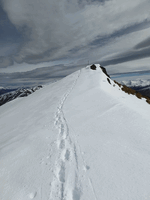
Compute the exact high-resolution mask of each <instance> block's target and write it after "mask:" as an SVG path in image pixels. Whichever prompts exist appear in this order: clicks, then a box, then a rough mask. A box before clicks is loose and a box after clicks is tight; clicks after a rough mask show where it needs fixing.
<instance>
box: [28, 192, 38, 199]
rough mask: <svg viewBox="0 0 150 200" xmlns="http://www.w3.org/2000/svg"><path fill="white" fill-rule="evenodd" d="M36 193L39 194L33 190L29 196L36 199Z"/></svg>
mask: <svg viewBox="0 0 150 200" xmlns="http://www.w3.org/2000/svg"><path fill="white" fill-rule="evenodd" d="M36 195H37V192H32V193H30V194H29V198H30V199H34V198H35V197H36Z"/></svg>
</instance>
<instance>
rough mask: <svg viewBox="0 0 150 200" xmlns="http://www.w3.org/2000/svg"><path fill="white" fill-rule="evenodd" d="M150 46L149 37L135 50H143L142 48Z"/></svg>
mask: <svg viewBox="0 0 150 200" xmlns="http://www.w3.org/2000/svg"><path fill="white" fill-rule="evenodd" d="M149 46H150V37H148V38H147V39H146V40H144V41H142V42H140V43H139V44H137V45H136V46H135V47H134V48H135V49H142V48H145V47H149Z"/></svg>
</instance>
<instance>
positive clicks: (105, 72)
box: [100, 66, 110, 78]
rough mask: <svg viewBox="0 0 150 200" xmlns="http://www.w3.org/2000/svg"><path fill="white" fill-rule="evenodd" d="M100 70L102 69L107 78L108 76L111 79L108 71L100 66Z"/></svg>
mask: <svg viewBox="0 0 150 200" xmlns="http://www.w3.org/2000/svg"><path fill="white" fill-rule="evenodd" d="M100 68H101V69H102V71H103V72H104V74H106V76H108V77H109V78H110V76H109V75H108V74H107V71H106V69H105V68H104V67H102V66H100Z"/></svg>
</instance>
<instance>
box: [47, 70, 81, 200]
mask: <svg viewBox="0 0 150 200" xmlns="http://www.w3.org/2000/svg"><path fill="white" fill-rule="evenodd" d="M79 76H80V72H79V73H78V75H77V78H76V79H75V81H74V83H73V85H72V87H71V88H70V89H69V91H68V92H67V93H66V94H65V95H64V97H63V98H62V100H61V101H60V104H59V105H58V108H57V111H56V114H55V121H54V124H55V127H56V129H57V130H58V131H59V133H58V138H57V148H58V156H57V158H56V162H55V169H54V177H53V181H52V183H51V193H50V200H54V199H55V200H80V197H81V183H80V181H79V178H78V173H77V171H78V157H77V155H76V146H75V144H74V143H73V142H72V140H71V137H70V135H69V127H68V124H67V121H66V119H65V116H64V113H63V105H64V103H65V101H66V99H67V97H68V96H69V94H70V93H71V91H72V90H73V88H74V86H75V85H76V82H77V80H78V78H79Z"/></svg>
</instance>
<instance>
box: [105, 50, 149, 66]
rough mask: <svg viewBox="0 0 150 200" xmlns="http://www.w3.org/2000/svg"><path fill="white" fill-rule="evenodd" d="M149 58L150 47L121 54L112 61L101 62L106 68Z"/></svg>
mask: <svg viewBox="0 0 150 200" xmlns="http://www.w3.org/2000/svg"><path fill="white" fill-rule="evenodd" d="M147 57H150V47H148V48H145V49H141V50H131V51H128V52H125V53H122V54H119V55H118V56H116V57H114V58H112V59H110V60H106V61H101V64H102V65H104V66H107V65H116V64H118V63H124V62H128V61H132V60H138V59H142V58H147Z"/></svg>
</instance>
